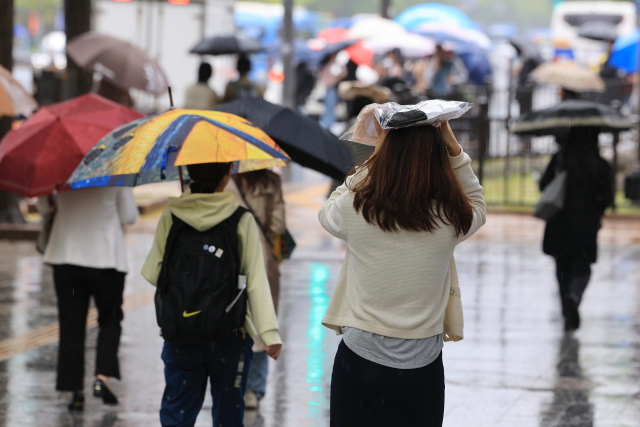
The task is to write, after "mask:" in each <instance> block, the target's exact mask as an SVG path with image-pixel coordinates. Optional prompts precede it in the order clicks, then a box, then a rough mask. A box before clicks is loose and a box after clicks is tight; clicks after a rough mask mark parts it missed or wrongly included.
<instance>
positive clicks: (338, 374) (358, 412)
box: [330, 341, 444, 427]
mask: <svg viewBox="0 0 640 427" xmlns="http://www.w3.org/2000/svg"><path fill="white" fill-rule="evenodd" d="M443 416H444V366H443V365H442V353H440V355H439V356H438V358H437V359H436V360H434V361H433V362H432V363H430V364H429V365H427V366H424V367H422V368H418V369H396V368H390V367H388V366H383V365H379V364H377V363H374V362H370V361H368V360H366V359H364V358H362V357H360V356H358V355H357V354H356V353H354V352H353V351H351V349H349V347H348V346H347V345H346V344H345V343H344V341H342V342H341V343H340V346H339V347H338V352H337V353H336V358H335V361H334V364H333V374H332V376H331V409H330V418H331V421H330V426H331V427H441V426H442V419H443Z"/></svg>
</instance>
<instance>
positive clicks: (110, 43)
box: [67, 32, 168, 95]
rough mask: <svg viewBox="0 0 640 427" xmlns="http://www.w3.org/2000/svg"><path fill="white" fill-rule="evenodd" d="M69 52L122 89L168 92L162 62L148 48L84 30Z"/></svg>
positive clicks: (69, 48)
mask: <svg viewBox="0 0 640 427" xmlns="http://www.w3.org/2000/svg"><path fill="white" fill-rule="evenodd" d="M67 55H69V57H71V59H73V61H74V62H75V63H76V64H78V65H79V66H81V67H87V68H90V69H92V70H94V71H97V72H99V73H100V74H102V76H103V78H106V79H107V80H109V81H111V82H113V83H114V84H116V85H117V86H120V87H122V88H125V89H129V88H136V89H141V90H144V91H147V92H151V93H152V94H154V95H161V94H164V93H166V92H167V87H168V83H167V77H166V76H165V74H164V71H163V70H162V68H161V67H160V65H158V63H157V62H156V61H154V60H153V59H151V58H150V57H149V55H147V53H146V52H145V51H144V50H142V49H140V48H138V47H136V46H133V45H132V44H130V43H127V42H126V41H124V40H120V39H116V38H114V37H110V36H105V35H104V34H97V33H93V32H88V33H84V34H82V35H79V36H78V37H75V38H74V39H73V40H71V41H70V42H69V43H67Z"/></svg>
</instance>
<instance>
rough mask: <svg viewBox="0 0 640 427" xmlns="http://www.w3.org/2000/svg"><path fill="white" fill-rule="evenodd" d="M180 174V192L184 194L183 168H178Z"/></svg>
mask: <svg viewBox="0 0 640 427" xmlns="http://www.w3.org/2000/svg"><path fill="white" fill-rule="evenodd" d="M178 174H180V191H182V192H183V193H184V177H183V176H182V166H178Z"/></svg>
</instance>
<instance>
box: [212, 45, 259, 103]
mask: <svg viewBox="0 0 640 427" xmlns="http://www.w3.org/2000/svg"><path fill="white" fill-rule="evenodd" d="M236 68H237V70H238V79H237V80H234V81H232V82H229V84H227V88H226V89H225V91H224V97H223V98H222V102H223V103H225V102H231V101H233V100H234V99H237V98H262V97H263V96H264V90H262V88H261V87H259V86H258V85H256V84H255V83H253V82H252V81H251V80H249V72H250V71H251V61H250V60H249V58H248V57H247V56H246V55H240V57H239V58H238V63H237V66H236Z"/></svg>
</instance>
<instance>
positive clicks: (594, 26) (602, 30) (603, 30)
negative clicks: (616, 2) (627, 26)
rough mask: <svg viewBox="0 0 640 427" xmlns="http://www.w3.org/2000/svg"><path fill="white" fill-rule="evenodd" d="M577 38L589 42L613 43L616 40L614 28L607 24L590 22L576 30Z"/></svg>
mask: <svg viewBox="0 0 640 427" xmlns="http://www.w3.org/2000/svg"><path fill="white" fill-rule="evenodd" d="M578 36H580V37H584V38H586V39H591V40H601V41H611V42H612V41H614V40H615V39H617V38H618V32H617V31H616V27H615V26H613V25H611V24H609V23H608V22H602V21H591V22H587V23H586V24H583V25H581V26H580V28H578Z"/></svg>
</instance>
